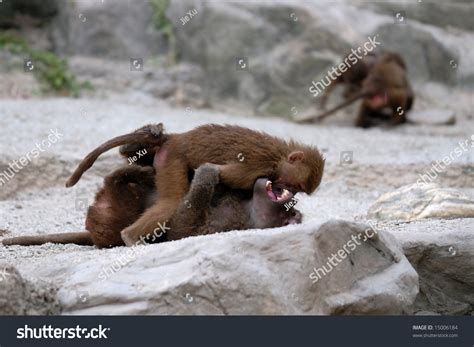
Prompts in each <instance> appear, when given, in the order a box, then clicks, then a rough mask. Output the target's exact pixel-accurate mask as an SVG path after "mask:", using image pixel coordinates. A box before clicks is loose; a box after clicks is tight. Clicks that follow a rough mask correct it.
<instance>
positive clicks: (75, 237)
mask: <svg viewBox="0 0 474 347" xmlns="http://www.w3.org/2000/svg"><path fill="white" fill-rule="evenodd" d="M48 242H51V243H61V244H66V243H74V244H76V245H81V246H93V245H94V243H93V242H92V238H91V235H90V233H89V232H88V231H81V232H75V233H60V234H47V235H35V236H18V237H12V238H9V239H5V240H2V244H4V245H5V246H11V245H20V246H36V245H42V244H45V243H48Z"/></svg>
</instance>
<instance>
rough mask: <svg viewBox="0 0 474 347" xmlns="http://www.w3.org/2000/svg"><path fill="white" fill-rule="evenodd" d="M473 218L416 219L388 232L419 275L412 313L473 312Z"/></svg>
mask: <svg viewBox="0 0 474 347" xmlns="http://www.w3.org/2000/svg"><path fill="white" fill-rule="evenodd" d="M473 231H474V219H456V220H449V221H444V222H442V223H439V222H438V221H434V220H432V221H423V222H422V221H417V222H412V223H408V224H400V225H394V226H391V227H390V233H391V234H392V235H393V236H394V237H395V238H396V239H397V241H398V242H399V243H400V244H401V245H402V247H403V251H404V253H405V255H406V256H407V258H408V260H409V261H410V263H411V264H412V265H413V267H414V268H415V269H416V270H417V272H418V275H419V276H420V294H419V295H418V297H417V299H416V301H415V305H414V309H415V312H423V313H435V314H472V312H473V311H474V291H473V290H472V288H473V287H474V271H473V269H474V232H473Z"/></svg>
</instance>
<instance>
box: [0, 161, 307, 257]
mask: <svg viewBox="0 0 474 347" xmlns="http://www.w3.org/2000/svg"><path fill="white" fill-rule="evenodd" d="M154 177H155V172H154V169H153V167H151V166H143V167H142V166H139V165H131V166H127V167H123V168H120V169H118V170H116V171H115V172H113V173H112V174H110V175H108V176H107V177H106V178H105V179H104V187H103V188H101V189H100V190H99V192H98V193H97V194H96V198H95V202H94V204H93V205H92V206H90V207H89V210H88V212H87V218H86V230H87V231H85V232H75V233H61V234H47V235H39V236H21V237H14V238H10V239H5V240H3V242H2V243H3V244H4V245H40V244H44V243H47V242H52V243H75V244H80V245H95V246H97V247H99V248H105V247H114V246H123V245H124V243H123V241H122V239H121V237H120V231H121V230H122V229H123V228H125V227H127V226H128V225H130V224H131V223H133V222H134V221H135V220H137V219H138V218H139V217H140V215H141V214H142V213H143V212H144V211H145V210H146V209H147V208H148V207H149V206H151V205H152V204H153V203H155V201H156V199H157V194H156V189H155V186H154ZM292 198H293V194H292V193H291V192H289V191H288V190H285V189H284V188H283V187H281V186H279V185H272V184H271V183H270V181H269V180H267V179H265V178H260V179H258V180H257V181H256V182H255V184H254V187H253V193H252V192H246V191H239V190H233V189H229V188H228V187H225V186H223V185H222V184H219V167H218V166H216V165H212V164H204V165H202V166H200V167H199V168H198V169H197V170H196V173H195V175H194V178H193V180H192V182H191V186H190V189H189V191H188V193H187V194H186V195H185V197H184V198H183V200H182V201H181V203H180V204H179V205H178V208H177V210H176V212H175V214H174V215H173V217H172V218H171V220H170V223H169V225H166V224H165V225H163V228H160V227H159V226H156V227H155V229H154V231H153V233H151V234H147V235H144V236H143V237H142V238H140V240H139V241H138V242H137V244H142V243H149V242H156V241H166V240H178V239H181V238H184V237H188V236H194V235H203V234H212V233H216V232H224V231H229V230H242V229H251V228H262V229H263V228H272V227H279V226H283V225H288V224H296V223H301V219H302V216H301V213H300V212H299V211H298V210H296V209H295V208H291V209H287V208H286V206H285V204H286V203H288V202H289V201H290V200H291V199H292Z"/></svg>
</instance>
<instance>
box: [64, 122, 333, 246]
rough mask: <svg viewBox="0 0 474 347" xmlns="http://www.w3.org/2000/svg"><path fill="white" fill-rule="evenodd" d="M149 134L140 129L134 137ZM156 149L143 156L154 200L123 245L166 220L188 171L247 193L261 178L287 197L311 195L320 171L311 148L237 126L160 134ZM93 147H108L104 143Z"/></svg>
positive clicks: (78, 174) (88, 160)
mask: <svg viewBox="0 0 474 347" xmlns="http://www.w3.org/2000/svg"><path fill="white" fill-rule="evenodd" d="M149 130H150V128H149V127H148V128H147V127H143V128H141V129H138V132H139V133H140V132H141V133H146V132H147V131H149ZM159 130H160V131H161V128H160V129H159ZM129 135H130V136H133V133H132V134H129ZM158 138H159V137H158ZM111 141H112V140H111ZM109 142H110V141H109ZM135 142H137V141H135ZM117 143H118V142H117ZM157 145H158V146H159V147H160V150H159V151H156V150H155V151H153V150H152V149H151V150H150V151H149V152H150V153H154V154H153V155H154V157H153V166H154V168H155V170H156V177H155V185H156V189H157V192H158V194H159V196H160V199H158V200H157V201H156V203H155V204H153V206H151V207H150V208H148V209H147V210H146V211H145V212H144V213H143V215H142V216H141V217H140V218H138V220H137V221H135V222H134V223H133V224H132V225H130V226H128V227H127V228H125V229H124V230H123V231H122V232H121V235H122V240H123V241H124V242H125V244H126V245H128V246H132V245H134V244H135V243H136V242H137V241H138V240H139V239H140V236H143V235H148V234H150V233H151V232H153V230H154V229H155V228H156V225H157V224H158V223H159V224H160V225H163V224H164V223H165V222H166V221H169V220H170V219H171V217H172V216H173V214H174V213H175V211H176V209H177V208H178V205H179V202H180V201H181V200H182V198H183V197H184V195H185V194H186V192H187V191H188V188H189V180H188V174H189V171H190V170H192V169H197V168H198V167H199V166H200V165H202V164H205V163H212V164H216V165H218V166H219V181H220V182H221V183H223V184H224V185H226V186H228V187H229V188H233V189H242V190H251V189H252V188H253V187H254V184H255V181H256V180H257V179H258V178H262V177H264V178H268V180H270V181H271V182H272V183H273V184H275V185H278V186H281V187H282V188H284V189H287V190H289V191H291V192H292V193H293V194H294V193H296V192H300V191H303V192H306V193H308V194H310V193H312V192H313V191H314V190H315V189H316V188H317V187H318V186H319V184H320V182H321V178H322V174H323V168H324V160H323V158H322V156H321V154H320V153H319V151H318V150H317V149H316V148H313V147H310V146H305V145H301V144H298V143H296V142H293V141H290V142H286V141H283V140H280V139H278V138H276V137H273V136H270V135H267V134H264V133H261V132H257V131H253V130H250V129H246V128H242V127H238V126H230V125H227V126H221V125H212V124H211V125H203V126H200V127H197V128H195V129H193V130H191V131H188V132H185V133H181V134H166V135H164V134H163V137H162V138H161V139H158V140H157ZM99 148H102V149H105V150H106V149H109V148H110V147H107V146H105V144H104V145H102V146H101V147H99ZM99 152H100V151H99V149H96V150H94V151H93V152H92V153H91V154H89V155H88V156H87V157H86V159H85V160H84V161H83V162H82V163H81V164H80V165H79V167H78V169H76V171H75V172H74V173H73V175H72V176H71V178H70V179H69V180H68V182H67V183H66V186H67V187H70V186H72V185H74V184H75V183H76V182H77V181H78V180H79V178H80V177H81V175H82V173H83V172H84V168H85V169H87V168H88V167H90V165H92V163H93V160H95V159H96V158H97V156H98V154H100V153H99Z"/></svg>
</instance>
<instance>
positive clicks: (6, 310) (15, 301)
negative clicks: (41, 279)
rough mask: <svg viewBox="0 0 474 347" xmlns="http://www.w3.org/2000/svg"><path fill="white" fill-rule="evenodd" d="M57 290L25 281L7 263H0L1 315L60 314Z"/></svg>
mask: <svg viewBox="0 0 474 347" xmlns="http://www.w3.org/2000/svg"><path fill="white" fill-rule="evenodd" d="M55 294H56V290H55V289H54V288H51V287H48V286H45V285H42V286H39V285H34V284H32V283H30V282H29V281H26V280H25V279H23V278H22V277H21V275H20V273H19V272H18V271H17V270H16V269H15V268H14V267H13V266H11V265H9V264H8V263H7V262H5V261H2V262H0V315H45V314H58V313H59V312H60V306H59V304H58V301H57V300H56V296H55Z"/></svg>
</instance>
